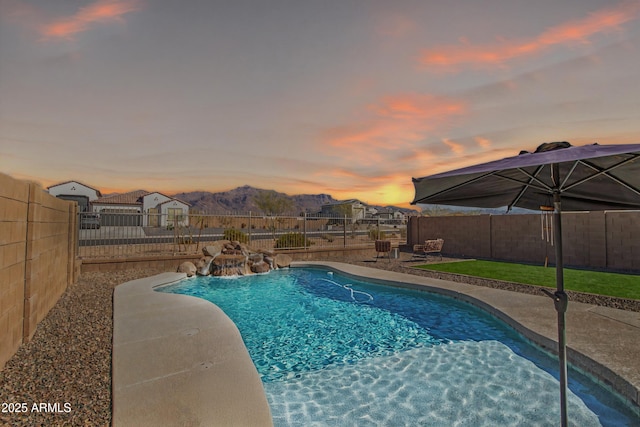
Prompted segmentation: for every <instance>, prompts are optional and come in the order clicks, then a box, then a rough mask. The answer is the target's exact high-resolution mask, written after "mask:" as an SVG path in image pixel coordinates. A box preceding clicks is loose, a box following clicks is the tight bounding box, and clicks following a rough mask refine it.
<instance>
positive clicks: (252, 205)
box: [171, 185, 337, 214]
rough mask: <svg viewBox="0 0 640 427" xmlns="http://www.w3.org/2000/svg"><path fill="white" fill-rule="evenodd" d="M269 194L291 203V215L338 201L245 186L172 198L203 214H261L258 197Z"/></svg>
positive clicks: (183, 194) (317, 208) (314, 210)
mask: <svg viewBox="0 0 640 427" xmlns="http://www.w3.org/2000/svg"><path fill="white" fill-rule="evenodd" d="M265 191H266V192H269V193H272V194H274V195H275V196H277V197H279V198H280V197H281V198H284V199H287V200H289V201H290V204H291V209H289V210H290V211H291V212H290V213H295V214H298V213H300V212H309V213H316V212H319V211H320V207H321V206H322V205H324V204H326V203H334V202H337V200H336V199H334V198H333V197H331V196H330V195H329V194H300V195H295V196H289V195H287V194H285V193H279V192H277V191H274V190H264V189H260V188H255V187H251V186H249V185H245V186H242V187H238V188H234V189H233V190H229V191H222V192H219V193H210V192H208V191H192V192H189V193H178V194H174V195H173V196H171V197H175V198H176V199H179V200H182V201H185V202H187V203H189V204H191V206H192V208H193V209H197V210H199V211H202V212H211V213H226V212H249V211H252V212H259V211H260V209H259V208H258V206H257V205H256V202H255V199H256V197H257V196H258V195H259V194H261V193H263V192H265Z"/></svg>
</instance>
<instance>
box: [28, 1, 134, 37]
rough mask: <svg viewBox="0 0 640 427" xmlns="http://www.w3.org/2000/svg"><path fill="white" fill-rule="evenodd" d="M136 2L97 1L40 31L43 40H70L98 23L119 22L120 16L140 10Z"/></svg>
mask: <svg viewBox="0 0 640 427" xmlns="http://www.w3.org/2000/svg"><path fill="white" fill-rule="evenodd" d="M140 8H141V5H140V2H139V1H137V0H129V1H124V0H97V1H96V2H95V3H93V4H91V5H89V6H86V7H83V8H81V9H80V10H79V11H78V12H77V13H76V14H75V15H73V16H71V17H68V18H61V19H57V20H55V21H53V22H51V23H49V24H46V25H44V26H43V27H42V28H41V29H40V33H41V34H42V35H43V36H44V38H45V39H72V38H73V36H74V35H76V34H78V33H81V32H84V31H87V30H88V29H89V26H90V25H91V24H94V23H98V22H114V21H115V22H121V21H122V16H123V15H125V14H127V13H129V12H135V11H137V10H140Z"/></svg>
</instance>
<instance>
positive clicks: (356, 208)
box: [321, 199, 366, 222]
mask: <svg viewBox="0 0 640 427" xmlns="http://www.w3.org/2000/svg"><path fill="white" fill-rule="evenodd" d="M321 209H322V211H321V214H322V215H335V216H341V217H342V216H344V215H347V217H349V218H351V221H352V222H356V221H357V220H359V219H363V218H364V213H365V209H366V205H364V204H363V203H362V202H361V201H359V200H356V199H350V200H344V201H340V202H334V203H327V204H325V205H322V208H321Z"/></svg>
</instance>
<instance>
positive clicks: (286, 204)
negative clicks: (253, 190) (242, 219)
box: [253, 191, 293, 240]
mask: <svg viewBox="0 0 640 427" xmlns="http://www.w3.org/2000/svg"><path fill="white" fill-rule="evenodd" d="M253 201H254V202H255V204H256V206H258V209H260V210H261V211H262V213H264V214H265V215H268V216H270V218H269V220H270V224H269V229H270V230H271V233H272V234H273V239H274V240H275V238H276V229H277V226H276V221H278V222H281V221H282V218H277V215H282V214H284V213H285V212H286V211H287V210H290V209H291V208H292V205H293V204H292V203H291V200H289V199H287V198H286V197H284V196H281V195H280V194H278V193H276V192H275V191H261V192H260V193H258V194H257V195H256V196H255V197H254V199H253Z"/></svg>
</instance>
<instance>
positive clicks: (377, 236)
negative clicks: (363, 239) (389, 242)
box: [369, 228, 386, 240]
mask: <svg viewBox="0 0 640 427" xmlns="http://www.w3.org/2000/svg"><path fill="white" fill-rule="evenodd" d="M385 237H386V235H385V234H384V231H380V230H378V229H377V228H372V229H371V230H369V239H371V240H383V239H384V238H385Z"/></svg>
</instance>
